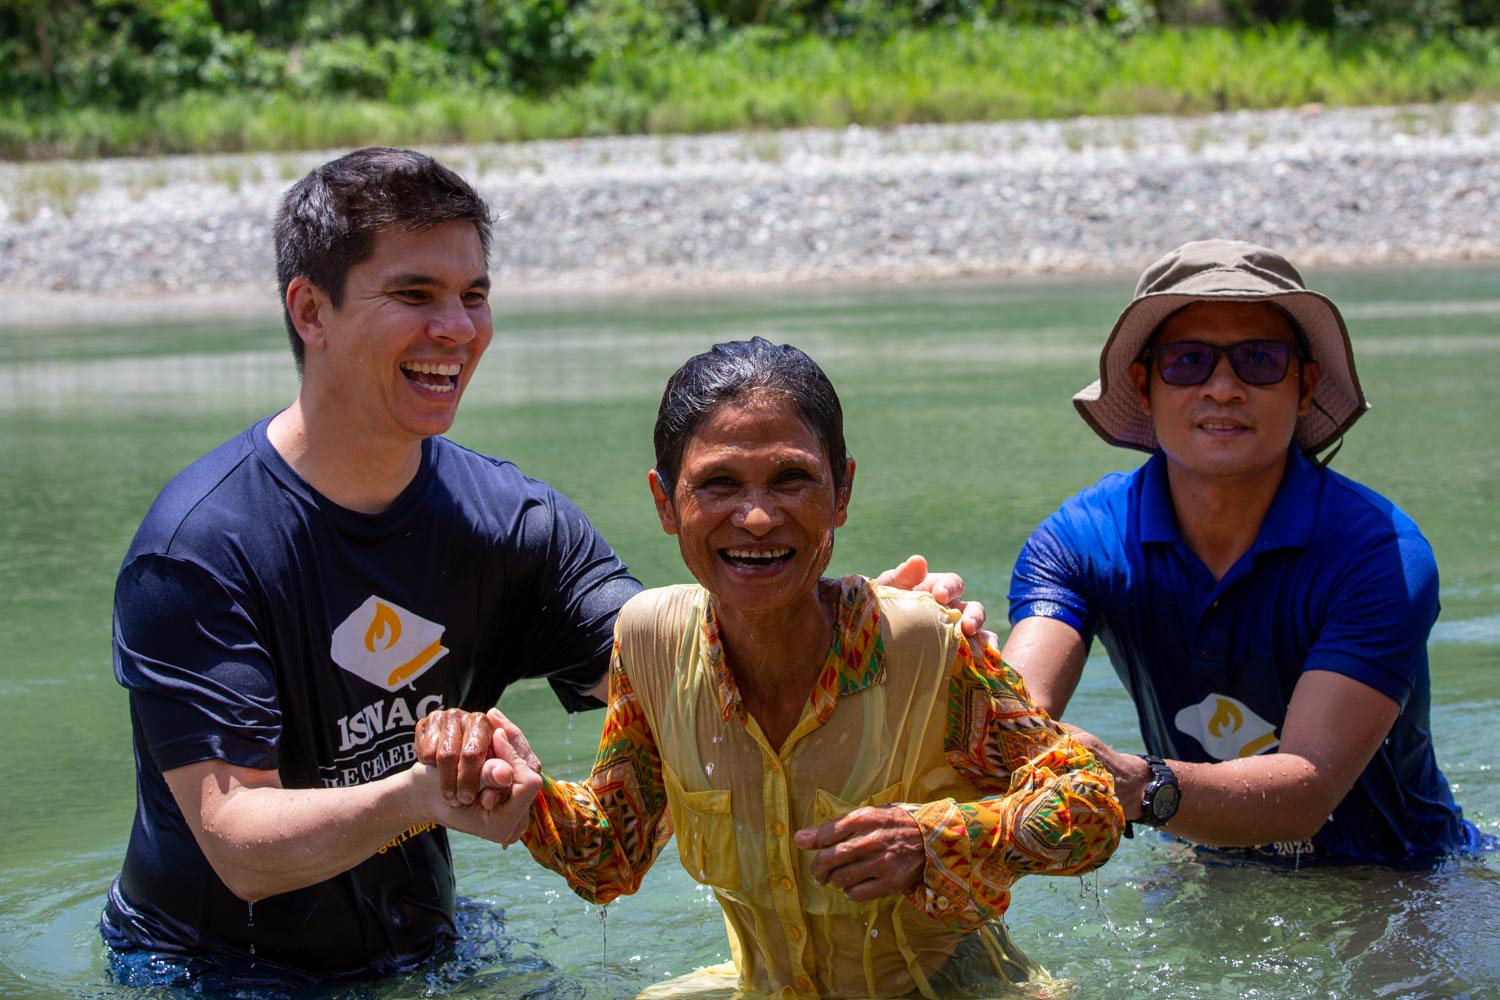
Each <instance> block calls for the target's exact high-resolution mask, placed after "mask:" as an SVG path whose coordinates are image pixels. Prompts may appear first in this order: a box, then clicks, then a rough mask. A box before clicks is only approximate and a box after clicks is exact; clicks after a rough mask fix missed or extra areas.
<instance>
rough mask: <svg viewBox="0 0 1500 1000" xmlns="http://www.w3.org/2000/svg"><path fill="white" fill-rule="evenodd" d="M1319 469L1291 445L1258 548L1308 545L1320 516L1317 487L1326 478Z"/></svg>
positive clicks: (1256, 547)
mask: <svg viewBox="0 0 1500 1000" xmlns="http://www.w3.org/2000/svg"><path fill="white" fill-rule="evenodd" d="M1318 472H1319V470H1318V467H1317V466H1316V465H1314V464H1313V463H1312V462H1311V461H1309V460H1308V459H1307V457H1306V456H1304V455H1303V454H1302V452H1301V451H1299V450H1298V449H1296V448H1292V449H1290V452H1289V454H1288V455H1287V460H1286V472H1285V473H1284V474H1283V475H1282V477H1281V485H1280V486H1278V487H1276V496H1274V497H1272V498H1271V506H1270V508H1269V509H1268V510H1267V511H1266V517H1265V520H1263V521H1261V523H1260V534H1259V535H1258V536H1257V537H1256V539H1255V551H1256V552H1265V551H1268V550H1270V549H1305V548H1307V545H1308V543H1309V542H1311V541H1312V535H1313V525H1314V523H1315V522H1316V521H1317V517H1318V491H1319V489H1320V488H1321V486H1322V482H1323V480H1322V477H1321V476H1320V475H1319V474H1318Z"/></svg>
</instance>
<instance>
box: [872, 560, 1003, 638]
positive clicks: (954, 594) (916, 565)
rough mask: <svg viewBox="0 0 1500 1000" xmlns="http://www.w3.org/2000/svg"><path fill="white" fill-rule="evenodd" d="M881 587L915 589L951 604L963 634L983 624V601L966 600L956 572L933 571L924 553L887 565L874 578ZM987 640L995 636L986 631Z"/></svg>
mask: <svg viewBox="0 0 1500 1000" xmlns="http://www.w3.org/2000/svg"><path fill="white" fill-rule="evenodd" d="M875 582H876V583H878V584H880V585H881V586H884V587H895V588H896V589H897V590H917V591H921V592H922V593H926V594H931V595H932V597H933V600H935V601H937V602H938V603H939V604H941V605H944V606H945V607H950V608H953V609H954V610H956V611H958V612H959V613H960V614H962V615H963V620H962V622H961V623H960V627H961V628H962V629H963V632H964V635H967V636H974V635H975V634H976V633H978V632H980V630H981V629H983V628H984V619H985V614H984V605H983V604H980V603H979V602H978V601H965V600H964V599H963V596H964V578H963V577H961V576H959V575H958V574H957V573H932V572H929V571H928V568H927V558H926V557H925V556H920V555H915V556H908V557H907V559H906V560H905V561H904V562H903V563H901V565H899V566H897V567H895V568H894V569H888V570H886V571H885V572H884V573H881V574H880V575H879V576H877V577H876V578H875ZM984 634H985V635H989V640H990V641H993V640H994V636H993V635H990V634H989V633H984Z"/></svg>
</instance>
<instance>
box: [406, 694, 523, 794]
mask: <svg viewBox="0 0 1500 1000" xmlns="http://www.w3.org/2000/svg"><path fill="white" fill-rule="evenodd" d="M415 742H416V752H417V760H418V761H420V762H421V763H423V764H430V765H433V766H434V767H436V768H437V772H438V784H439V786H440V787H441V788H442V792H443V800H444V801H445V802H447V803H448V804H449V805H454V806H466V805H469V804H471V803H473V802H474V801H475V800H476V799H477V800H478V801H479V804H480V805H481V806H482V807H484V808H485V809H494V808H495V807H496V806H498V805H503V804H504V803H505V802H507V801H508V800H509V799H510V796H511V790H512V787H513V786H514V785H517V784H520V783H521V782H520V781H519V778H520V775H521V772H522V770H523V769H524V770H529V771H531V772H532V773H533V774H536V775H540V774H541V773H542V764H541V761H539V760H538V759H537V756H536V754H535V753H534V752H533V751H532V749H531V744H530V743H529V742H528V741H527V739H526V736H525V734H524V733H522V732H521V730H520V729H519V728H518V727H517V726H516V724H515V723H513V722H511V721H510V720H509V719H507V718H506V717H505V715H504V714H503V713H501V711H500V710H499V709H498V708H492V709H490V710H489V711H488V712H465V711H463V710H462V709H458V708H449V709H440V710H438V711H436V712H432V713H431V714H429V715H427V716H425V717H424V718H422V719H421V720H419V721H418V722H417V729H416V735H415Z"/></svg>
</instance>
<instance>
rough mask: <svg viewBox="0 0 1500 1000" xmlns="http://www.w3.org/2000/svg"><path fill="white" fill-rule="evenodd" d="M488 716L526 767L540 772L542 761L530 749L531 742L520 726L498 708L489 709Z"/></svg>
mask: <svg viewBox="0 0 1500 1000" xmlns="http://www.w3.org/2000/svg"><path fill="white" fill-rule="evenodd" d="M489 718H490V721H491V722H493V723H494V724H495V728H496V729H497V730H498V731H499V732H500V733H502V734H504V736H505V739H506V741H507V742H508V743H509V744H510V745H511V748H512V749H513V750H514V751H515V755H516V756H517V757H519V758H520V759H521V760H523V761H525V763H526V766H527V767H529V768H531V769H532V770H533V771H535V772H536V773H537V774H541V773H542V762H541V761H540V760H538V759H537V755H536V752H535V751H534V750H532V749H531V742H530V741H529V740H527V739H526V734H525V733H523V732H521V728H520V727H519V726H517V725H516V724H515V723H514V722H511V721H510V720H509V719H507V718H506V717H505V715H504V714H503V713H502V712H501V711H500V710H499V709H498V708H492V709H490V711H489Z"/></svg>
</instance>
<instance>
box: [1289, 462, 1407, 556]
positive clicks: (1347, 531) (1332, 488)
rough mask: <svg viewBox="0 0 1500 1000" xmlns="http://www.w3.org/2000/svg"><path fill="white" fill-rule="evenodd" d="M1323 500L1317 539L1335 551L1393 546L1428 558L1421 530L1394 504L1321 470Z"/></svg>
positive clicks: (1372, 491) (1332, 472)
mask: <svg viewBox="0 0 1500 1000" xmlns="http://www.w3.org/2000/svg"><path fill="white" fill-rule="evenodd" d="M1319 475H1320V476H1322V477H1323V487H1322V488H1323V500H1322V503H1321V504H1320V511H1319V518H1318V525H1317V537H1318V538H1319V539H1320V540H1322V541H1323V542H1324V543H1326V544H1332V545H1337V546H1339V547H1351V546H1361V547H1365V548H1368V547H1370V546H1377V545H1381V544H1395V545H1397V546H1399V547H1400V548H1401V549H1402V550H1403V552H1406V553H1408V554H1420V553H1423V552H1425V553H1426V554H1427V556H1428V557H1429V558H1430V557H1431V552H1432V546H1431V545H1430V544H1428V541H1427V539H1426V537H1425V536H1424V535H1423V534H1422V529H1421V528H1420V527H1418V526H1417V523H1416V521H1414V520H1413V519H1412V518H1411V516H1410V515H1409V514H1407V513H1406V511H1404V510H1402V509H1401V507H1400V506H1398V505H1397V504H1396V502H1395V501H1393V500H1391V499H1390V498H1389V497H1386V496H1385V495H1384V494H1382V493H1379V492H1377V491H1376V490H1374V489H1371V488H1370V487H1369V486H1366V485H1365V484H1363V483H1361V482H1358V481H1356V480H1353V479H1350V478H1349V477H1348V476H1345V475H1342V474H1340V473H1338V472H1335V471H1333V470H1332V469H1321V470H1319Z"/></svg>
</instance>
